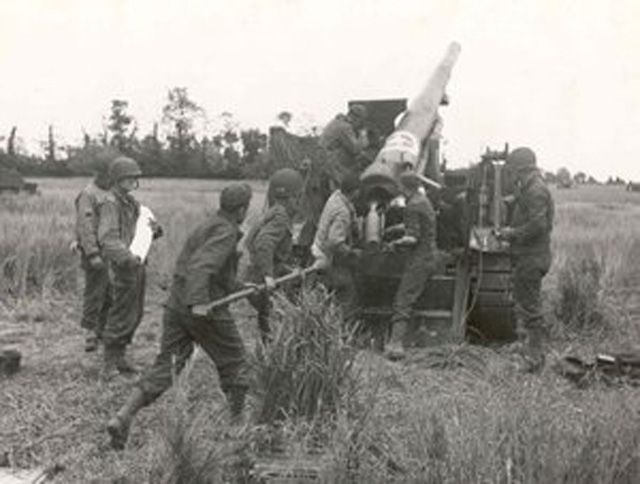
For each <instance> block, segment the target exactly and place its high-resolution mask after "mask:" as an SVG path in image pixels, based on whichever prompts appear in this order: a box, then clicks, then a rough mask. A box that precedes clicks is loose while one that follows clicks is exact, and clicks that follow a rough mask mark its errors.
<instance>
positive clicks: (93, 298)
mask: <svg viewBox="0 0 640 484" xmlns="http://www.w3.org/2000/svg"><path fill="white" fill-rule="evenodd" d="M110 161H111V157H110V156H109V155H108V154H107V153H104V154H100V155H99V156H98V157H97V158H96V160H95V161H94V163H93V169H94V171H95V176H94V178H93V180H91V182H89V184H88V185H87V186H86V187H84V188H83V189H82V191H81V192H80V193H79V194H78V196H77V197H76V200H75V208H76V247H77V248H78V250H79V251H80V257H81V259H80V266H81V267H82V270H83V271H84V293H83V304H82V320H81V322H80V326H81V327H82V328H84V329H85V330H86V334H85V347H84V350H85V351H86V352H88V353H89V352H93V351H96V350H97V349H98V344H99V342H100V339H101V335H102V329H103V328H104V325H105V323H106V320H107V311H108V310H109V297H110V295H109V272H108V270H107V265H106V263H105V261H104V260H103V259H102V256H101V254H100V244H99V243H98V224H99V220H100V219H99V214H100V206H101V205H102V204H103V203H104V201H105V200H106V199H107V198H108V196H109V186H110V181H109V163H110Z"/></svg>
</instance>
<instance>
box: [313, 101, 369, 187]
mask: <svg viewBox="0 0 640 484" xmlns="http://www.w3.org/2000/svg"><path fill="white" fill-rule="evenodd" d="M366 118H367V108H366V107H365V106H364V105H362V104H354V105H352V106H351V107H350V108H349V112H348V113H347V115H346V116H345V115H344V114H338V115H337V116H336V117H335V118H333V119H332V120H331V121H330V122H329V124H327V126H326V127H325V128H324V130H323V131H322V135H321V137H320V144H321V145H322V146H323V147H324V148H325V149H326V150H327V155H328V160H327V164H328V168H329V173H330V176H331V179H332V181H333V182H334V186H335V187H336V188H337V187H339V186H340V182H341V181H342V179H343V178H344V177H345V176H346V175H347V173H353V174H356V175H360V173H362V169H363V168H364V167H363V166H362V154H363V152H364V149H365V148H366V147H367V144H368V140H367V137H366V135H365V134H364V132H363V131H362V130H363V128H364V122H365V120H366Z"/></svg>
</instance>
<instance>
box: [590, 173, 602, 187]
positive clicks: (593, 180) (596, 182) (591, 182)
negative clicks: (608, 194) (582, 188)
mask: <svg viewBox="0 0 640 484" xmlns="http://www.w3.org/2000/svg"><path fill="white" fill-rule="evenodd" d="M599 184H600V182H599V181H598V180H596V179H595V178H593V177H592V176H591V175H589V178H587V185H599Z"/></svg>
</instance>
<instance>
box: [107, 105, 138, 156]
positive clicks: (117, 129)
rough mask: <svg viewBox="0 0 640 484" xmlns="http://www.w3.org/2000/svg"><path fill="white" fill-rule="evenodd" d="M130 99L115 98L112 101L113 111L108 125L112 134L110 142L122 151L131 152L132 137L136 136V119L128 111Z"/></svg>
mask: <svg viewBox="0 0 640 484" xmlns="http://www.w3.org/2000/svg"><path fill="white" fill-rule="evenodd" d="M128 107H129V103H128V101H125V100H123V99H114V100H112V101H111V113H110V114H109V123H108V125H107V130H108V133H110V134H111V139H110V140H109V144H110V145H111V146H113V147H114V148H117V149H118V150H119V151H120V152H121V153H125V154H130V153H131V148H132V144H133V143H132V138H133V137H134V136H135V129H136V127H135V121H134V119H133V117H132V116H130V115H129V114H128V113H127V108H128Z"/></svg>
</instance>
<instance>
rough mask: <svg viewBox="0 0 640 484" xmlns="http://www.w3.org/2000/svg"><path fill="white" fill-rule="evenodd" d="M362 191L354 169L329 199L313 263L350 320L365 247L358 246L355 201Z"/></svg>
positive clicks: (320, 225)
mask: <svg viewBox="0 0 640 484" xmlns="http://www.w3.org/2000/svg"><path fill="white" fill-rule="evenodd" d="M359 194H360V177H359V176H357V175H356V174H353V173H350V174H348V175H347V176H345V178H344V179H343V180H342V183H341V184H340V188H339V189H338V190H336V191H334V192H333V194H332V195H331V196H330V197H329V200H327V203H326V204H325V206H324V209H323V210H322V215H320V220H319V222H318V230H317V232H316V236H315V239H314V241H313V246H312V247H311V253H312V254H313V256H314V258H315V262H314V264H313V267H316V268H318V269H319V270H321V271H322V272H323V278H322V279H323V282H324V283H325V285H326V286H327V288H328V289H330V290H332V291H334V294H335V296H336V299H337V301H338V303H339V304H340V306H341V308H342V314H343V318H344V320H345V321H346V322H347V323H352V322H354V319H355V317H356V312H357V291H356V285H355V280H354V276H353V268H354V264H355V263H356V262H357V260H358V258H359V257H360V254H361V251H360V249H358V248H356V247H355V243H356V240H357V238H358V235H359V234H358V226H357V218H356V217H357V215H356V209H355V207H354V205H353V204H354V201H355V200H356V199H357V198H358V196H359Z"/></svg>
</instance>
